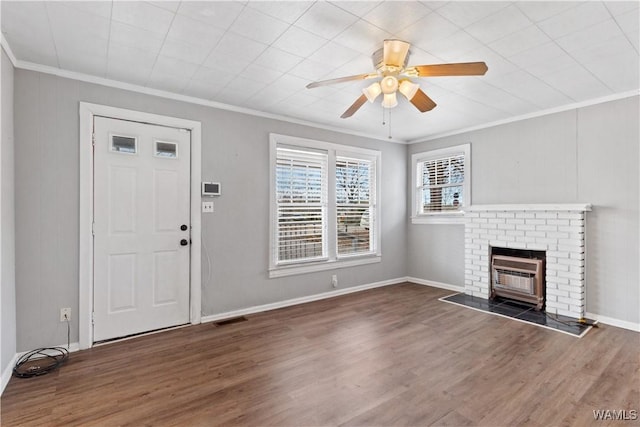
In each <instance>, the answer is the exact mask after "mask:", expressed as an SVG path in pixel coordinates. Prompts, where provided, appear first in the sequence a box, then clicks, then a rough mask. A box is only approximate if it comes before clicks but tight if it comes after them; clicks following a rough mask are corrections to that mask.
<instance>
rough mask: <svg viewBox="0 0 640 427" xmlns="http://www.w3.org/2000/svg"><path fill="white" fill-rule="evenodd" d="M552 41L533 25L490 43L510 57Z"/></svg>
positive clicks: (500, 52) (497, 50) (495, 49)
mask: <svg viewBox="0 0 640 427" xmlns="http://www.w3.org/2000/svg"><path fill="white" fill-rule="evenodd" d="M550 41H551V39H550V38H549V37H548V36H547V35H546V34H545V33H543V32H542V31H541V30H540V29H539V28H538V27H537V26H536V25H531V26H529V27H527V28H525V29H523V30H520V31H516V32H515V33H513V34H509V35H508V36H506V37H503V38H501V39H498V40H496V41H494V42H492V43H490V44H489V47H491V49H493V50H494V51H496V52H498V53H499V54H500V55H502V56H504V57H510V56H513V55H515V54H517V53H520V52H523V51H525V50H527V49H531V48H534V47H536V46H540V45H541V44H545V43H549V42H550Z"/></svg>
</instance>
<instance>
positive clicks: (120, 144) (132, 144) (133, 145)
mask: <svg viewBox="0 0 640 427" xmlns="http://www.w3.org/2000/svg"><path fill="white" fill-rule="evenodd" d="M111 151H116V152H118V153H127V154H135V153H136V151H137V140H136V138H135V137H131V136H120V135H111Z"/></svg>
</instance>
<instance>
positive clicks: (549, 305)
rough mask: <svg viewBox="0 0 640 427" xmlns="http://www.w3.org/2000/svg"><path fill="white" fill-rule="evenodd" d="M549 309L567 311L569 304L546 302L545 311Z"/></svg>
mask: <svg viewBox="0 0 640 427" xmlns="http://www.w3.org/2000/svg"><path fill="white" fill-rule="evenodd" d="M549 308H552V309H555V310H565V311H569V304H563V303H560V302H557V301H547V309H549Z"/></svg>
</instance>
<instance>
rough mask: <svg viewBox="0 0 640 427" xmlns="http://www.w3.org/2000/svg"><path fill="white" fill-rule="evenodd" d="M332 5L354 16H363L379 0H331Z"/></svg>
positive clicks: (377, 3) (376, 4)
mask: <svg viewBox="0 0 640 427" xmlns="http://www.w3.org/2000/svg"><path fill="white" fill-rule="evenodd" d="M330 3H331V4H333V5H334V6H337V7H339V8H340V9H343V10H346V11H347V12H349V13H352V14H353V15H355V16H364V15H366V14H367V13H369V12H370V11H371V10H372V9H374V8H375V7H377V6H378V5H379V4H380V3H382V2H380V1H342V0H339V1H332V2H330Z"/></svg>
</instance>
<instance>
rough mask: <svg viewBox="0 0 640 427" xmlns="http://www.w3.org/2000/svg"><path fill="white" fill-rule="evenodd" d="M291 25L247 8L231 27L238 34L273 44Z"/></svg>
mask: <svg viewBox="0 0 640 427" xmlns="http://www.w3.org/2000/svg"><path fill="white" fill-rule="evenodd" d="M287 28H289V24H288V23H286V22H284V21H281V20H279V19H276V18H273V17H271V16H269V15H265V14H264V13H261V12H258V11H257V10H255V9H251V8H245V9H244V10H243V11H242V13H241V14H240V16H238V18H237V19H236V20H235V22H234V23H233V24H232V25H231V27H229V30H230V31H233V32H234V33H236V34H240V35H241V36H244V37H247V38H250V39H252V40H256V41H259V42H262V43H265V44H271V43H273V42H274V41H275V40H276V39H277V38H278V37H280V35H281V34H282V33H284V32H285V31H286V30H287Z"/></svg>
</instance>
